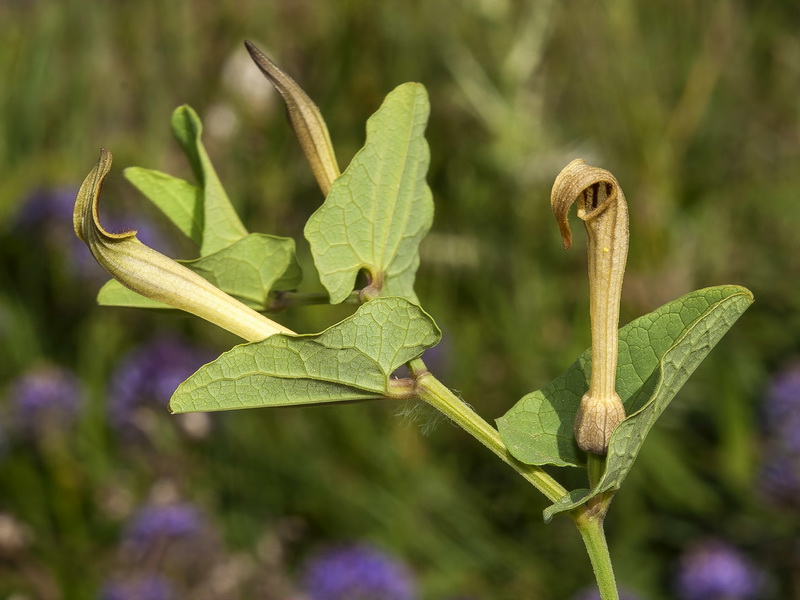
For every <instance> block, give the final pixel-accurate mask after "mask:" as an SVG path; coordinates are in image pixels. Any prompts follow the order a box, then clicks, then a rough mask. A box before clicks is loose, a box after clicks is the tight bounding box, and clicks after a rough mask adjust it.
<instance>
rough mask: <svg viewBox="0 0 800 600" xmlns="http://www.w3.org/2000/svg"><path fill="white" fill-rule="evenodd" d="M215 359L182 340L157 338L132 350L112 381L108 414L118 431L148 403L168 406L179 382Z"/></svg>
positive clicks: (131, 423) (117, 369)
mask: <svg viewBox="0 0 800 600" xmlns="http://www.w3.org/2000/svg"><path fill="white" fill-rule="evenodd" d="M213 358H214V355H213V354H211V353H210V352H208V351H205V350H201V349H199V348H197V347H196V346H193V345H191V344H189V343H187V342H185V341H183V340H180V339H178V338H173V337H162V338H157V339H155V340H154V341H152V342H150V343H148V344H146V345H144V346H141V347H140V348H137V349H135V350H134V351H133V352H131V353H130V354H129V355H128V356H127V357H125V358H124V359H123V360H122V362H120V364H119V365H118V366H117V368H116V370H115V372H114V375H113V376H112V381H111V397H110V399H109V411H110V416H111V421H112V423H113V424H114V425H115V426H117V427H120V428H128V427H131V426H132V425H133V424H134V423H135V416H136V412H137V411H138V409H139V408H140V407H142V406H146V405H148V404H153V405H157V406H158V405H160V406H164V407H166V406H167V403H168V402H169V398H170V396H171V395H172V393H173V392H174V391H175V389H176V388H177V387H178V385H180V383H181V382H182V381H183V380H184V379H186V378H187V377H189V375H191V374H192V373H194V372H195V371H196V370H197V369H199V368H200V367H201V366H203V365H204V364H205V363H207V362H209V361H210V360H212V359H213Z"/></svg>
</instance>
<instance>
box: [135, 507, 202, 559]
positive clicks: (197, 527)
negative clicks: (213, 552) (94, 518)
mask: <svg viewBox="0 0 800 600" xmlns="http://www.w3.org/2000/svg"><path fill="white" fill-rule="evenodd" d="M205 532H206V527H205V523H204V522H203V518H202V517H201V516H200V513H199V511H198V510H197V509H196V508H195V507H194V506H192V505H190V504H166V505H157V504H150V505H146V506H144V507H143V508H141V509H140V510H139V511H138V512H137V513H136V514H135V515H134V516H133V518H132V519H131V521H130V523H129V524H128V527H127V529H126V531H125V542H126V543H127V544H130V545H131V546H133V547H134V548H136V549H137V550H142V551H147V550H150V549H152V548H154V547H156V546H158V545H160V544H162V543H164V542H170V541H177V540H186V539H191V538H198V537H200V536H202V535H203V534H204V533H205Z"/></svg>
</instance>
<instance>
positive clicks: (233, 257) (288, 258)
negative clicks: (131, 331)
mask: <svg viewBox="0 0 800 600" xmlns="http://www.w3.org/2000/svg"><path fill="white" fill-rule="evenodd" d="M178 262H179V263H181V264H182V265H184V266H185V267H188V268H189V269H191V270H192V271H194V272H195V273H197V274H198V275H201V276H202V277H204V278H205V279H207V280H208V281H210V282H211V283H213V284H214V285H215V286H217V287H218V288H219V289H221V290H222V291H224V292H227V293H228V294H230V295H231V296H233V297H234V298H236V299H237V300H241V301H242V302H244V303H245V304H246V305H247V306H249V307H250V308H253V309H255V310H260V311H266V310H267V309H268V308H269V292H270V291H273V290H292V289H295V288H296V287H297V286H298V285H299V284H300V280H301V279H302V273H301V271H300V265H298V264H297V258H296V256H295V245H294V240H293V239H291V238H283V237H277V236H274V235H266V234H262V233H251V234H248V235H246V236H245V237H243V238H241V239H240V240H238V241H236V242H234V243H233V244H231V245H230V246H227V247H226V248H223V249H222V250H219V251H217V252H214V253H213V254H209V255H207V256H203V257H201V258H197V259H195V260H179V261H178ZM97 301H98V303H100V304H102V305H106V306H129V307H138V308H170V307H169V306H167V305H166V304H163V303H161V302H157V301H155V300H152V299H150V298H145V297H144V296H141V295H140V294H137V293H136V292H134V291H132V290H129V289H128V288H126V287H125V286H123V285H122V284H120V283H119V282H118V281H116V280H114V279H112V280H111V281H109V282H107V283H106V284H105V285H104V286H103V287H102V288H101V289H100V292H99V293H98V295H97Z"/></svg>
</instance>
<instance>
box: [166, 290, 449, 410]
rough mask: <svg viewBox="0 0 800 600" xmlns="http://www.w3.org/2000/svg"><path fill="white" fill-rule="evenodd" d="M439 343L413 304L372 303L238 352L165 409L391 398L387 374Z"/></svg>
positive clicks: (200, 375)
mask: <svg viewBox="0 0 800 600" xmlns="http://www.w3.org/2000/svg"><path fill="white" fill-rule="evenodd" d="M440 338H441V333H440V332H439V329H438V328H437V327H436V324H435V323H434V322H433V319H431V318H430V316H428V315H427V314H426V313H425V312H424V311H423V310H422V309H421V308H419V307H418V306H416V305H414V304H411V303H410V302H408V301H407V300H404V299H402V298H376V299H374V300H372V301H370V302H368V303H366V304H364V305H362V306H361V307H359V309H358V310H357V311H356V313H355V314H354V315H353V316H351V317H349V318H347V319H345V320H344V321H342V322H341V323H338V324H337V325H334V326H333V327H331V328H329V329H327V330H325V331H323V332H322V333H320V334H315V335H302V336H289V335H275V336H272V337H269V338H267V339H265V340H263V341H261V342H256V343H251V344H242V345H241V346H236V347H235V348H233V349H232V350H230V351H228V352H226V353H225V354H223V355H222V356H220V357H219V358H218V359H217V360H215V361H214V362H212V363H210V364H208V365H206V366H204V367H202V368H201V369H200V370H199V371H197V373H195V374H194V375H192V376H191V377H189V379H187V380H186V381H184V382H183V383H182V384H181V385H180V386H179V387H178V389H177V390H176V391H175V394H174V395H173V396H172V399H171V400H170V410H172V411H173V412H191V411H213V410H231V409H238V408H255V407H262V406H289V405H301V404H319V403H328V402H347V401H353V400H366V399H371V398H382V397H386V396H389V397H392V390H391V389H390V381H391V379H390V375H391V374H392V372H393V371H395V370H396V369H397V368H398V367H399V366H401V365H402V364H404V363H406V362H408V361H409V360H411V359H413V358H416V357H418V356H419V355H420V354H422V352H423V351H424V350H426V349H428V348H431V347H433V346H435V345H436V344H437V343H438V342H439V339H440Z"/></svg>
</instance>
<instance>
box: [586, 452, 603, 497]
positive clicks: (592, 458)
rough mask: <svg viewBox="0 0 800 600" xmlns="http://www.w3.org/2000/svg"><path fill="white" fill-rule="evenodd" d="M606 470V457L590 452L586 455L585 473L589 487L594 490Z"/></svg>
mask: <svg viewBox="0 0 800 600" xmlns="http://www.w3.org/2000/svg"><path fill="white" fill-rule="evenodd" d="M605 469H606V457H605V456H600V455H598V454H593V453H591V452H587V453H586V471H587V473H588V475H589V487H590V488H594V486H596V485H597V484H598V483H600V479H602V477H603V472H604V471H605Z"/></svg>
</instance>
